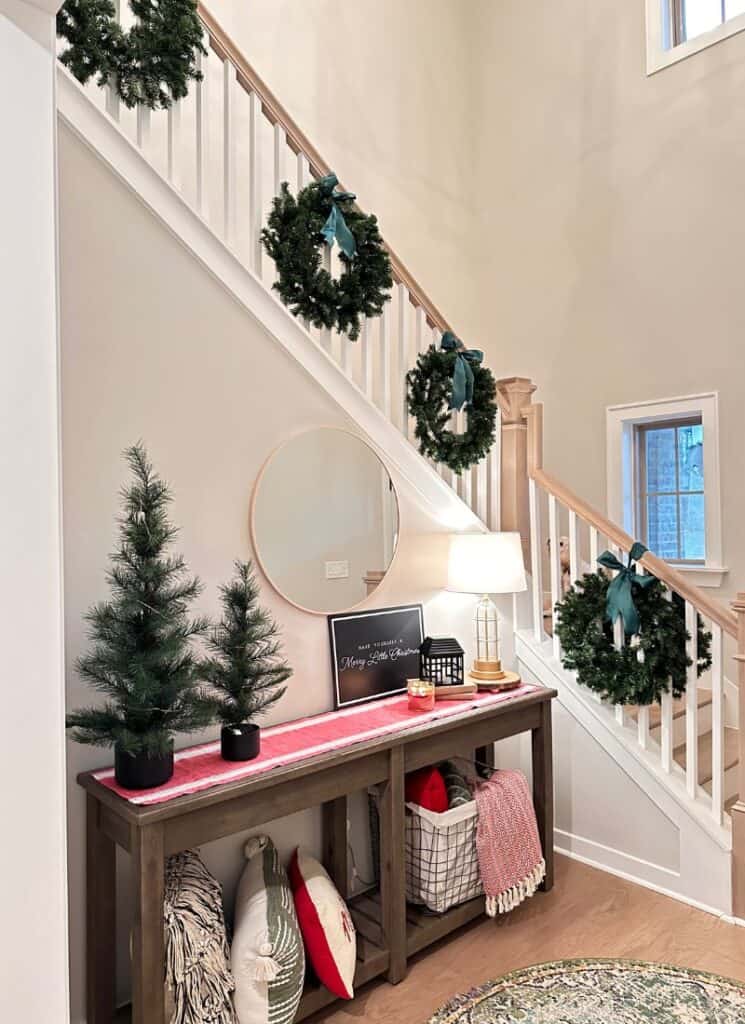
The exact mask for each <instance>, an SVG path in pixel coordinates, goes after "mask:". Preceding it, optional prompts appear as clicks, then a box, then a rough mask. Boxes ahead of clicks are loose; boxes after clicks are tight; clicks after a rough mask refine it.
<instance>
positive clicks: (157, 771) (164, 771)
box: [114, 747, 173, 789]
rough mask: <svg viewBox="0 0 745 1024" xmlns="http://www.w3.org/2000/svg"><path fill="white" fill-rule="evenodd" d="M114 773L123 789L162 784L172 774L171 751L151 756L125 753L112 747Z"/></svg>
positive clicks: (150, 787) (143, 787) (148, 787)
mask: <svg viewBox="0 0 745 1024" xmlns="http://www.w3.org/2000/svg"><path fill="white" fill-rule="evenodd" d="M114 774H115V776H116V781H117V782H118V783H119V785H120V786H124V788H125V789H152V788H153V786H162V785H163V783H164V782H168V780H169V779H170V777H171V776H172V775H173V751H172V750H169V751H168V753H167V754H158V755H155V756H153V757H151V756H150V755H149V754H145V753H142V754H127V753H125V752H124V751H123V750H120V749H119V747H115V748H114Z"/></svg>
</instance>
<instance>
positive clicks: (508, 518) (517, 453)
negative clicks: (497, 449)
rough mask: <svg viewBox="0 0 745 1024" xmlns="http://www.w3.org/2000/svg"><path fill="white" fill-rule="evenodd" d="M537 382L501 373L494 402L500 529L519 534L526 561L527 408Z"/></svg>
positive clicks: (527, 546)
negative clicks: (498, 438) (499, 436)
mask: <svg viewBox="0 0 745 1024" xmlns="http://www.w3.org/2000/svg"><path fill="white" fill-rule="evenodd" d="M535 390H536V385H535V384H534V383H533V381H532V380H530V378H529V377H503V378H502V379H501V380H498V381H497V402H498V403H499V411H500V413H501V427H502V439H501V444H502V451H501V456H502V471H501V478H502V479H501V519H500V525H501V529H502V530H514V531H516V532H518V533H519V534H520V537H521V538H522V543H523V552H524V555H525V560H526V563H527V561H528V559H529V551H530V514H529V509H528V415H527V413H526V409H528V408H529V407H530V405H531V403H532V395H533V392H534V391H535Z"/></svg>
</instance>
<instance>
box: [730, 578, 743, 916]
mask: <svg viewBox="0 0 745 1024" xmlns="http://www.w3.org/2000/svg"><path fill="white" fill-rule="evenodd" d="M732 610H733V611H734V613H735V615H736V616H737V651H736V653H735V661H736V662H737V691H738V722H737V724H738V729H739V734H740V736H739V738H740V763H739V765H738V768H737V772H738V778H739V784H738V793H739V796H738V798H737V803H736V804H735V805H734V806H733V807H732V810H731V812H730V813H731V815H732V913H733V914H734V916H735V917H740V918H743V919H745V749H744V747H745V593H739V594H738V595H737V597H736V598H735V600H734V601H733V602H732Z"/></svg>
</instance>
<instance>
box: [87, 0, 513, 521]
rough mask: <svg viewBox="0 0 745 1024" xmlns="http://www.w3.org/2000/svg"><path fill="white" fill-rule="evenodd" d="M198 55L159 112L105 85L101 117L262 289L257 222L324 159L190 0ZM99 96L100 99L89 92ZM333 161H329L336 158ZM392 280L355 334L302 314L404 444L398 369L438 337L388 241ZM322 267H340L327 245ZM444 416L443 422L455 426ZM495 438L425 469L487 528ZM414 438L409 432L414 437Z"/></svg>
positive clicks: (426, 303) (429, 305)
mask: <svg viewBox="0 0 745 1024" xmlns="http://www.w3.org/2000/svg"><path fill="white" fill-rule="evenodd" d="M198 11H199V17H200V19H201V22H202V25H203V27H204V31H205V37H206V43H207V44H208V45H207V50H208V53H207V56H204V57H201V56H200V58H199V66H200V70H201V72H202V74H203V79H202V81H201V82H196V83H194V85H193V87H192V89H191V91H190V95H189V96H187V97H186V99H185V100H182V101H179V102H176V103H174V104H173V105H172V106H171V108H170V109H169V110H168V111H166V112H163V111H157V112H151V111H150V110H148V109H146V108H144V107H139V108H137V111H136V113H135V114H133V113H132V112H131V111H127V110H126V109H123V108H122V107H121V105H120V104H119V102H118V100H117V98H116V95H115V92H114V91H113V90H112V89H108V88H107V89H104V90H103V91H101V90H97V89H96V88H95V87H94V86H93V85H90V86H89V87H88V89H87V91H88V92H89V95H90V94H95V93H99V94H100V95H101V98H100V100H99V102H101V103H102V104H103V105H104V107H105V110H106V112H107V114H108V115H109V117H111V118H112V119H113V120H114V121H115V122H116V124H117V125H118V127H119V128H120V130H122V131H123V132H124V134H125V135H126V136H127V137H128V138H129V141H130V142H131V143H132V144H133V145H135V146H136V147H137V148H138V149H139V150H140V152H141V154H142V155H143V156H144V157H145V159H147V160H148V161H149V163H150V164H151V165H152V166H153V167H155V169H156V170H157V171H158V172H159V173H160V174H161V175H162V176H163V177H164V178H165V179H166V180H167V181H168V182H169V183H170V184H171V186H172V187H173V188H174V189H175V190H176V191H177V192H178V193H179V195H180V196H181V198H182V199H183V200H184V201H185V202H186V203H187V204H188V205H189V206H190V208H191V209H192V210H193V211H194V212H195V213H197V214H198V215H199V216H200V217H201V218H202V219H203V220H204V221H205V222H206V223H207V225H208V226H209V228H210V230H211V231H212V232H213V233H214V234H215V235H216V236H217V237H218V238H219V239H220V240H221V241H222V242H223V244H224V245H225V246H226V247H227V248H228V249H229V250H230V251H231V252H232V253H233V255H234V256H236V257H237V258H238V260H239V261H240V262H241V263H242V264H243V266H244V267H245V268H246V269H248V270H250V271H251V272H252V273H253V274H254V275H256V276H257V277H258V278H259V279H260V280H261V281H262V283H263V284H264V285H265V286H266V287H267V288H271V286H272V284H273V282H274V281H275V279H276V273H275V269H274V265H273V262H272V260H271V259H270V258H269V256H268V255H267V254H266V252H265V251H264V250H263V247H262V245H261V230H262V228H263V226H264V224H265V222H266V217H267V214H268V212H269V209H270V206H271V201H272V199H273V198H274V196H275V195H277V194H278V193H279V190H280V185H281V184H282V182H283V181H288V182H289V184H290V188H291V189H297V190H300V189H301V188H304V187H305V186H306V185H307V184H309V183H310V182H311V181H312V180H314V179H317V178H319V177H322V176H323V175H326V174H328V173H330V171H331V168H330V166H329V164H328V163H327V161H326V160H324V158H323V157H322V156H321V154H320V153H319V152H318V150H317V149H316V148H315V147H314V146H313V144H312V143H311V141H310V140H309V139H308V137H307V136H306V135H305V133H304V132H303V131H302V130H301V128H300V127H299V126H298V125H297V123H296V122H295V120H294V119H293V118H292V117H291V116H290V114H289V113H288V111H287V110H286V109H285V108H284V107H283V106H282V104H281V103H280V102H279V100H278V99H277V97H276V96H275V95H274V93H273V92H272V91H271V90H270V89H269V87H268V86H267V85H266V83H265V82H264V81H263V80H262V79H261V77H260V76H259V75H258V74H257V72H256V71H255V69H254V68H253V67H252V66H251V64H250V63H249V62H248V60H247V59H246V57H245V56H244V55H243V53H242V52H241V51H240V49H239V48H238V46H237V45H236V44H235V43H234V42H233V40H232V39H231V38H230V37H229V36H228V35H227V33H226V32H225V31H224V30H223V29H222V28H221V26H220V25H219V24H218V22H217V21H216V20H215V18H214V17H213V15H212V14H211V13H210V11H209V10H208V9H207V8H206V7H205V6H204V4H202V3H200V4H199V5H198ZM96 99H99V97H96ZM334 170H335V171H337V172H338V171H339V168H334ZM387 251H388V254H389V256H390V259H391V266H392V272H393V280H394V287H393V292H392V296H391V301H390V302H388V303H386V306H385V309H384V312H383V315H382V316H381V317H379V318H377V319H376V320H366V321H365V322H364V324H363V328H362V333H361V337H360V339H359V341H358V342H351V341H350V340H349V339H348V338H346V337H340V336H339V335H337V334H332V332H331V331H329V330H325V329H322V330H320V331H319V330H317V329H316V328H312V327H310V326H309V325H308V324H304V327H305V329H306V330H307V332H308V335H309V337H310V338H311V340H312V341H313V342H314V343H315V344H316V345H318V346H319V347H320V348H321V350H322V351H324V352H325V353H326V355H327V356H328V358H329V359H330V360H332V362H333V363H334V364H335V365H336V366H337V368H338V369H339V370H340V371H341V372H342V373H343V374H345V375H346V376H347V377H348V378H349V379H350V380H352V381H353V382H354V383H355V384H356V386H357V387H358V388H359V390H360V391H361V392H362V393H363V394H364V396H365V397H366V398H367V399H368V400H369V401H370V402H372V403H373V404H374V405H376V406H377V408H378V409H379V410H380V412H381V413H382V414H383V415H384V416H385V417H386V419H387V420H388V421H389V422H390V423H391V424H392V425H393V426H395V427H396V429H398V430H399V431H400V432H401V433H402V434H403V435H404V436H405V437H406V438H407V439H408V440H410V441H412V442H414V437H413V428H412V424H411V422H410V417H409V414H408V409H407V406H406V373H407V371H408V370H409V369H410V368H411V366H412V365H413V363H414V362H415V360H416V357H417V355H419V354H420V353H421V352H424V351H425V350H426V349H427V348H428V347H429V346H430V345H432V344H434V345H439V344H440V339H441V336H442V332H443V331H444V330H447V329H448V323H447V320H446V319H445V317H444V315H443V314H442V313H441V312H440V310H439V309H438V308H437V306H435V304H434V302H433V301H432V300H431V299H430V298H429V296H428V295H427V294H426V292H425V291H424V289H423V288H422V287H421V285H420V284H419V283H418V282H417V281H416V280H415V278H414V277H413V275H412V274H411V273H410V272H409V270H408V269H407V268H406V267H405V266H404V264H403V262H402V261H401V260H400V259H399V258H398V257H397V256H396V254H395V253H394V252H393V250H392V249H391V248H390V246H387ZM324 258H325V261H326V263H325V265H326V267H327V269H328V270H329V271H330V272H332V273H335V274H338V273H339V272H340V271H341V264H340V261H339V259H338V255H337V252H336V249H333V250H329V249H327V250H326V253H325V257H324ZM464 415H465V414H464V413H462V412H461V413H454V414H453V420H452V424H453V429H456V430H458V431H460V430H462V429H463V428H464ZM498 441H499V433H498V435H497V443H496V444H495V446H494V448H493V449H492V451H491V452H490V453H489V455H488V456H487V457H486V458H485V459H483V460H482V462H481V463H479V464H478V465H477V466H475V467H473V469H472V470H468V471H466V472H464V473H462V474H460V475H456V474H455V473H453V472H451V471H450V470H449V469H447V468H446V467H444V466H436V465H434V464H432V468H433V469H434V470H435V471H436V472H438V473H439V474H440V476H441V477H442V478H443V479H444V480H445V482H446V483H447V484H449V485H450V486H451V487H452V488H453V490H455V491H456V493H457V494H458V495H459V496H460V497H461V498H462V500H463V501H464V502H465V503H466V504H467V505H468V506H469V507H470V508H471V509H472V510H473V511H474V512H475V513H476V515H478V516H479V518H480V519H481V520H482V521H483V522H484V523H485V524H487V525H488V526H489V527H490V528H491V529H497V528H498V525H499V487H500V454H499V443H498ZM414 443H415V442H414Z"/></svg>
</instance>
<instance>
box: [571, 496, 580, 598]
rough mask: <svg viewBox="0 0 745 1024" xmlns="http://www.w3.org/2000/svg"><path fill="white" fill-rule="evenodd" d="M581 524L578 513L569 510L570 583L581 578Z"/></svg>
mask: <svg viewBox="0 0 745 1024" xmlns="http://www.w3.org/2000/svg"><path fill="white" fill-rule="evenodd" d="M579 565H580V552H579V524H578V522H577V513H576V512H575V511H574V509H571V508H570V509H569V582H570V583H576V582H577V580H578V579H579V578H580V575H581V574H580V571H579Z"/></svg>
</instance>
